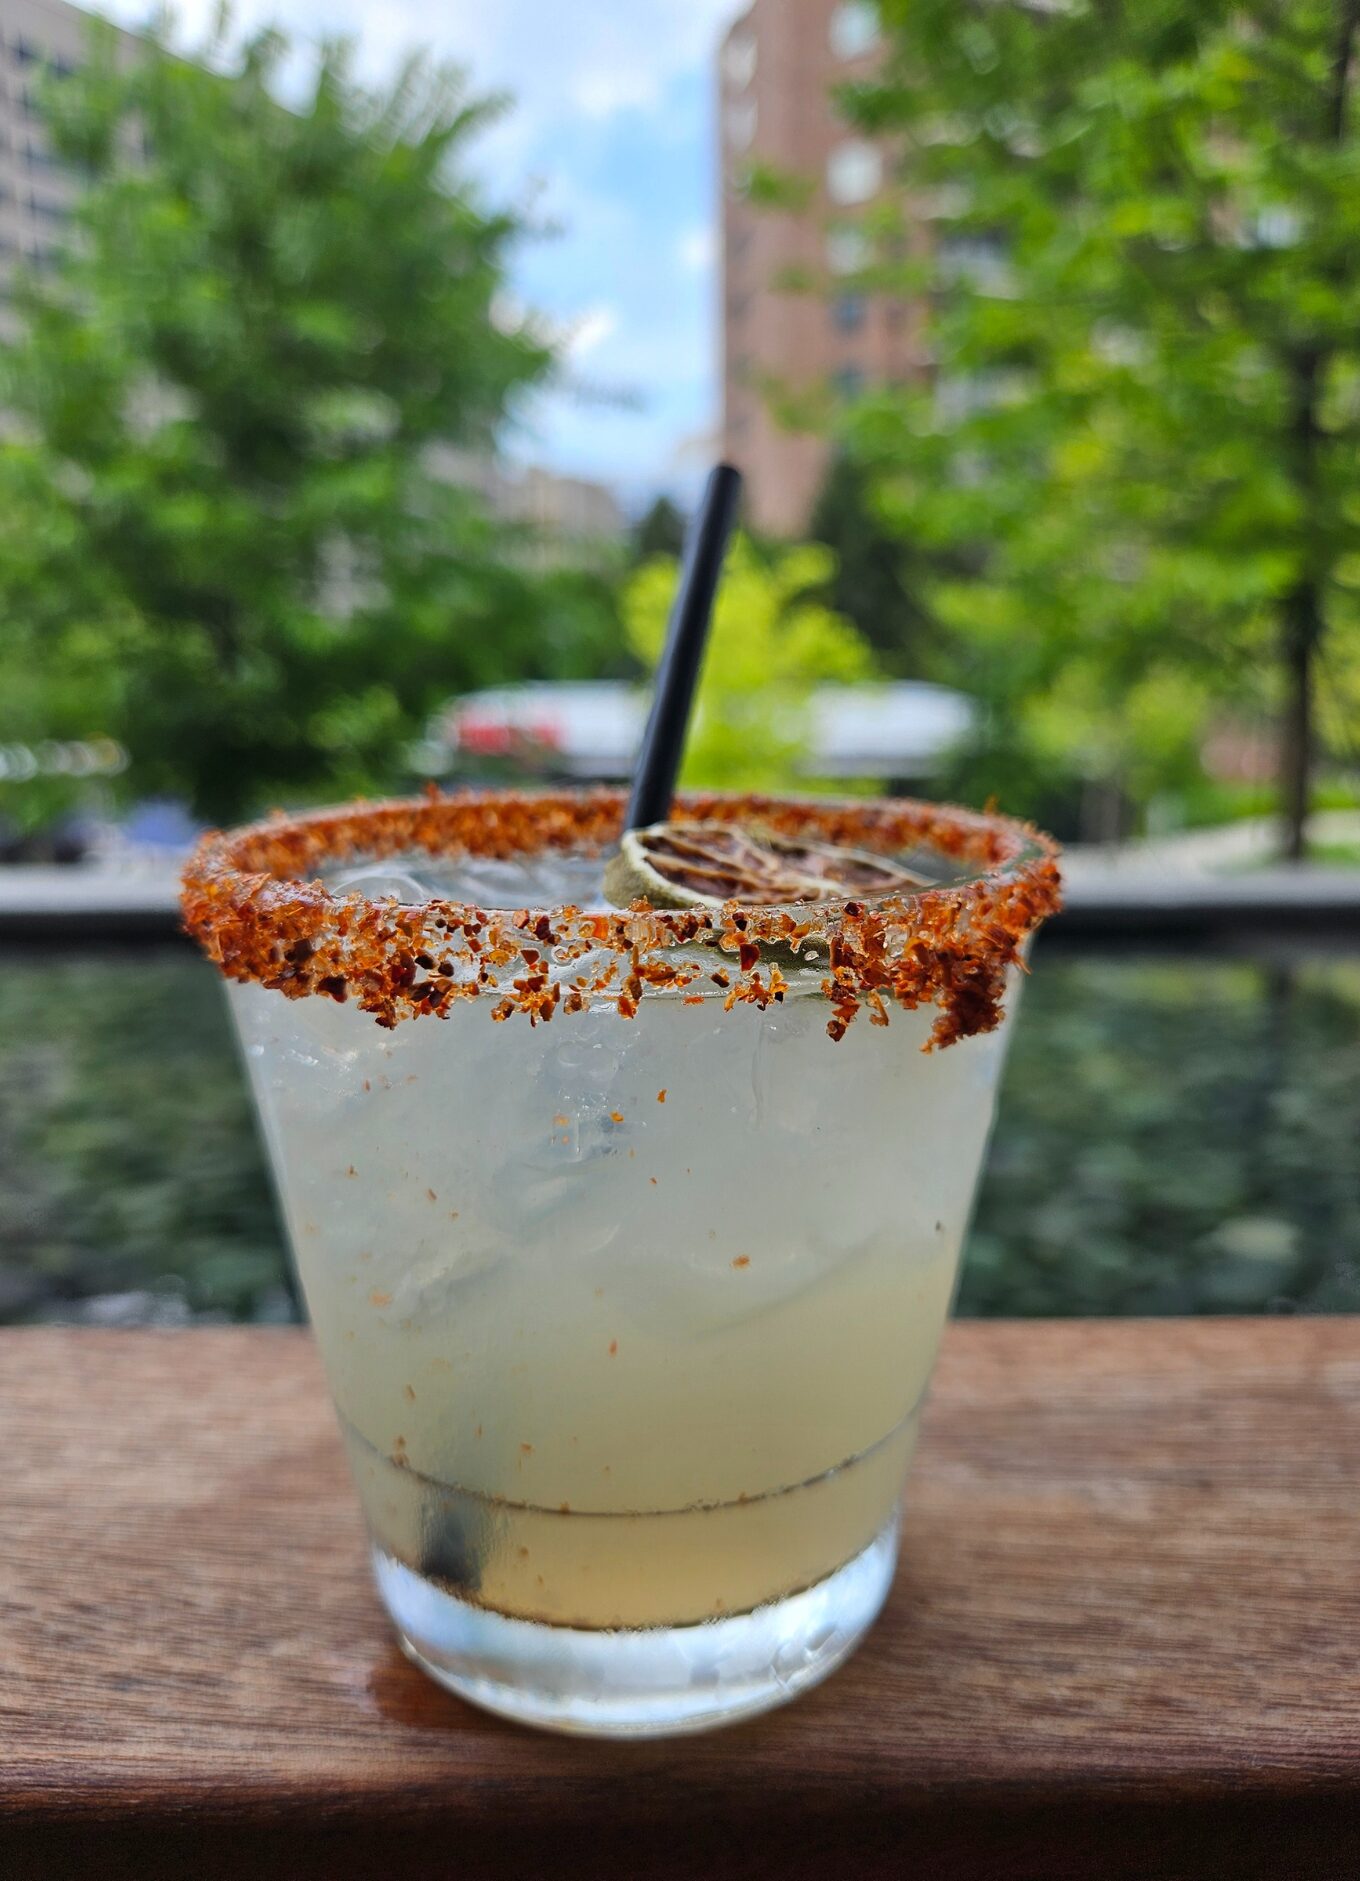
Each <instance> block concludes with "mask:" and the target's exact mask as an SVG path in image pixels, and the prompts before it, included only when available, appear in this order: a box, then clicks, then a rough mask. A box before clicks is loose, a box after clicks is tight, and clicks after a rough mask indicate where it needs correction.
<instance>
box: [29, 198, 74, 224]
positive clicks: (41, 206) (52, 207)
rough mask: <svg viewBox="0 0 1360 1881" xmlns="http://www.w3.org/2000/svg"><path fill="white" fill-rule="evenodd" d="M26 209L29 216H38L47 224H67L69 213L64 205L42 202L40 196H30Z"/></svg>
mask: <svg viewBox="0 0 1360 1881" xmlns="http://www.w3.org/2000/svg"><path fill="white" fill-rule="evenodd" d="M28 209H29V213H30V214H31V215H35V216H40V217H42V219H43V220H44V221H47V222H69V221H70V220H71V212H70V210H69V209H68V208H67V207H66V206H65V204H64V203H59V202H44V201H43V199H42V197H41V196H30V197H29V199H28Z"/></svg>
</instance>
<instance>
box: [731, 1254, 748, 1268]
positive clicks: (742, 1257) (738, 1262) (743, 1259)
mask: <svg viewBox="0 0 1360 1881" xmlns="http://www.w3.org/2000/svg"><path fill="white" fill-rule="evenodd" d="M732 1265H733V1266H734V1267H749V1266H750V1265H751V1256H750V1255H749V1254H738V1256H737V1258H736V1259H735V1260H734V1261H733V1263H732Z"/></svg>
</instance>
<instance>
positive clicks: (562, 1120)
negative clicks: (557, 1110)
mask: <svg viewBox="0 0 1360 1881" xmlns="http://www.w3.org/2000/svg"><path fill="white" fill-rule="evenodd" d="M553 1122H554V1123H556V1124H563V1123H570V1122H571V1118H570V1117H554V1118H553Z"/></svg>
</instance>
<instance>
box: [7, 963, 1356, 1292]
mask: <svg viewBox="0 0 1360 1881" xmlns="http://www.w3.org/2000/svg"><path fill="white" fill-rule="evenodd" d="M1036 965H1037V971H1036V972H1035V974H1034V977H1033V980H1032V982H1031V983H1030V984H1029V985H1028V987H1027V988H1026V992H1025V999H1024V1002H1023V1004H1022V1006H1021V1010H1020V1016H1019V1021H1018V1024H1017V1028H1016V1035H1015V1038H1014V1040H1013V1043H1012V1048H1011V1056H1010V1064H1009V1068H1008V1071H1007V1076H1006V1081H1005V1087H1004V1090H1003V1094H1002V1100H1001V1111H1000V1116H999V1119H998V1124H997V1130H996V1136H995V1139H994V1141H993V1145H992V1153H991V1158H990V1161H989V1166H988V1171H987V1176H986V1180H985V1183H984V1186H983V1192H982V1196H981V1198H980V1202H979V1206H978V1213H977V1220H976V1223H975V1225H974V1228H973V1233H972V1238H971V1242H970V1245H969V1251H968V1255H967V1259H966V1262H965V1267H964V1279H963V1289H962V1295H961V1300H960V1310H961V1311H963V1312H966V1313H980V1314H1010V1313H1018V1314H1040V1313H1055V1314H1071V1313H1184V1312H1239V1311H1247V1312H1249V1311H1260V1310H1272V1309H1273V1310H1290V1309H1294V1308H1303V1309H1308V1310H1314V1311H1319V1310H1320V1311H1341V1310H1346V1311H1355V1310H1360V1155H1357V1151H1356V1137H1355V1131H1356V1118H1357V1116H1358V1115H1360V960H1357V959H1355V958H1327V957H1308V956H1304V955H1300V956H1298V957H1295V958H1292V959H1285V958H1278V957H1273V958H1271V959H1270V960H1259V961H1258V960H1244V959H1222V958H1214V957H1211V956H1182V957H1179V958H1175V959H1168V958H1164V957H1152V956H1136V955H1101V954H1091V955H1073V954H1069V953H1064V952H1053V953H1051V954H1049V953H1046V952H1044V950H1043V949H1042V948H1041V949H1040V952H1039V957H1038V960H1037V963H1036ZM292 1311H293V1307H292V1297H291V1291H290V1287H289V1282H288V1278H287V1271H286V1263H285V1258H284V1255H283V1251H282V1245H281V1241H280V1236H279V1230H278V1225H277V1221H276V1218H275V1213H274V1206H273V1201H272V1198H271V1195H270V1191H269V1184H268V1178H267V1176H266V1174H265V1169H264V1162H263V1158H262V1155H261V1153H260V1150H259V1147H258V1145H257V1142H256V1138H255V1133H254V1125H253V1121H252V1117H251V1110H250V1104H249V1100H248V1098H247V1096H246V1092H245V1088H244V1084H243V1082H242V1078H241V1075H240V1071H239V1067H238V1065H237V1062H236V1057H235V1049H234V1046H233V1042H232V1038H231V1033H230V1030H229V1027H228V1023H227V1015H226V1009H225V1003H224V1001H223V998H222V993H221V989H220V988H219V986H218V984H217V982H216V979H215V976H214V974H213V973H212V971H211V969H210V968H208V967H207V966H206V965H205V964H204V963H203V962H201V961H200V960H198V959H196V958H195V957H194V956H193V955H192V954H190V953H188V952H187V951H186V950H183V949H179V948H171V947H164V948H150V949H147V948H144V949H138V950H135V951H134V950H129V951H126V952H116V951H102V950H101V951H95V950H91V949H81V950H78V951H75V950H73V951H72V952H70V953H68V954H62V953H60V952H57V953H55V954H54V953H53V952H52V950H50V949H44V950H42V951H41V952H39V951H37V950H33V951H31V952H30V951H27V950H24V949H21V948H8V949H6V950H5V953H4V955H3V968H2V970H0V1320H6V1321H10V1322H14V1321H31V1320H44V1319H49V1320H50V1319H77V1320H86V1321H93V1322H95V1323H103V1324H109V1323H115V1324H116V1323H145V1322H146V1321H148V1320H151V1321H155V1322H159V1323H165V1324H176V1323H183V1322H188V1321H190V1320H193V1319H205V1318H217V1319H259V1320H274V1319H283V1318H288V1317H289V1316H290V1315H291V1313H292Z"/></svg>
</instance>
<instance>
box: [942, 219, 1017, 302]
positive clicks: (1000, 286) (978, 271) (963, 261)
mask: <svg viewBox="0 0 1360 1881" xmlns="http://www.w3.org/2000/svg"><path fill="white" fill-rule="evenodd" d="M935 267H936V271H937V272H938V274H939V275H940V278H941V279H942V280H944V281H947V282H950V283H954V282H958V281H963V282H966V283H967V284H968V285H969V286H970V287H973V288H976V289H977V291H978V292H979V293H980V294H1000V293H1004V292H1005V289H1006V286H1007V284H1008V282H1009V280H1010V273H1011V269H1010V258H1009V254H1008V250H1007V244H1006V242H1005V240H1004V238H1003V237H1002V236H1000V235H994V234H973V235H945V236H942V237H941V239H940V241H939V242H938V243H937V244H936V248H935Z"/></svg>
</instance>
